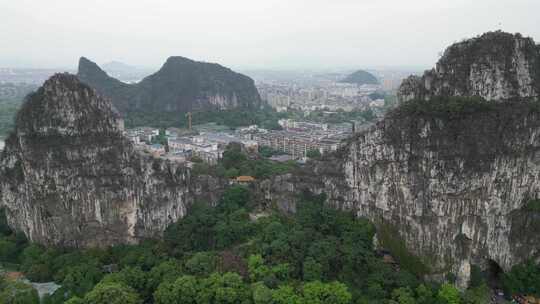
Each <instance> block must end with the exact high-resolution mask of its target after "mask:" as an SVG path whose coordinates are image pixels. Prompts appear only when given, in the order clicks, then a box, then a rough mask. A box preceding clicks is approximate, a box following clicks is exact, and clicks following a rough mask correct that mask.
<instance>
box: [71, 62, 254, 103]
mask: <svg viewBox="0 0 540 304" xmlns="http://www.w3.org/2000/svg"><path fill="white" fill-rule="evenodd" d="M77 75H78V76H79V77H80V79H81V80H82V81H83V82H86V83H87V84H89V85H90V86H92V87H93V88H95V89H96V90H97V91H98V92H100V93H101V94H103V95H105V96H107V97H108V98H110V99H111V100H112V102H113V104H114V105H115V106H116V108H117V109H118V110H119V111H120V112H121V113H127V112H129V111H144V112H184V113H185V112H188V111H209V110H220V109H225V110H231V109H253V110H254V109H259V108H260V107H261V106H262V101H261V98H260V96H259V93H258V91H257V88H256V87H255V84H254V81H253V80H252V79H251V78H249V77H247V76H245V75H242V74H239V73H236V72H234V71H232V70H230V69H228V68H226V67H223V66H221V65H218V64H214V63H206V62H198V61H193V60H190V59H187V58H184V57H178V56H176V57H170V58H169V59H167V61H166V62H165V64H164V65H163V66H162V67H161V69H160V70H159V71H157V72H156V73H154V74H152V75H150V76H148V77H146V78H144V79H143V80H141V81H140V82H138V83H135V84H126V83H123V82H121V81H119V80H117V79H115V78H112V77H110V76H108V75H107V73H105V72H104V71H103V70H102V69H101V68H100V67H99V66H98V65H97V64H95V63H94V62H92V61H90V60H88V59H86V58H84V57H83V58H81V59H80V61H79V72H78V74H77Z"/></svg>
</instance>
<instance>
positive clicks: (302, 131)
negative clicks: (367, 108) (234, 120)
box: [238, 119, 352, 159]
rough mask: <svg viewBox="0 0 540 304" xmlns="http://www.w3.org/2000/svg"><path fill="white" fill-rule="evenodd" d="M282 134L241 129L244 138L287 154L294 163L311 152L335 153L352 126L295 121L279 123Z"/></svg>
mask: <svg viewBox="0 0 540 304" xmlns="http://www.w3.org/2000/svg"><path fill="white" fill-rule="evenodd" d="M279 124H280V125H281V126H282V127H283V130H266V129H260V128H257V127H255V126H252V127H249V128H242V129H240V130H238V133H239V134H240V136H241V137H242V138H247V139H250V140H252V141H255V142H257V144H258V145H259V146H266V147H270V148H272V149H273V150H276V151H280V152H283V153H286V154H288V155H290V156H291V157H292V159H303V158H305V157H306V156H307V154H308V152H309V151H314V150H316V151H319V152H320V153H321V154H325V153H328V152H332V151H336V150H337V149H338V148H339V147H340V146H341V145H342V142H343V140H344V139H345V138H347V137H348V136H350V135H351V132H352V126H350V125H346V126H342V125H341V126H337V125H332V126H330V125H329V124H318V123H310V122H299V121H293V120H288V119H287V120H280V121H279Z"/></svg>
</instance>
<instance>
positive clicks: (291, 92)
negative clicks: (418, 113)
mask: <svg viewBox="0 0 540 304" xmlns="http://www.w3.org/2000/svg"><path fill="white" fill-rule="evenodd" d="M257 88H258V90H259V92H260V94H261V97H262V98H263V99H265V100H267V101H268V103H269V104H270V105H271V106H272V107H273V108H275V109H276V110H278V111H286V110H287V109H295V110H301V111H316V110H330V111H336V110H344V111H355V110H367V109H368V108H369V107H372V106H376V105H377V104H372V102H373V101H379V100H377V99H373V98H372V97H371V96H370V95H371V94H373V93H375V92H378V91H380V89H381V86H379V85H362V86H357V85H355V84H349V83H340V82H330V83H324V84H317V85H305V86H300V85H297V84H290V83H272V84H270V83H258V84H257ZM381 101H382V103H380V101H379V103H378V104H382V105H384V101H383V100H381Z"/></svg>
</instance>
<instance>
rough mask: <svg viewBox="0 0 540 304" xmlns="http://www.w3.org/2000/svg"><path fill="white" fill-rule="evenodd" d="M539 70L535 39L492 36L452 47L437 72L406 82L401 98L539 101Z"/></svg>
mask: <svg viewBox="0 0 540 304" xmlns="http://www.w3.org/2000/svg"><path fill="white" fill-rule="evenodd" d="M539 70H540V51H539V49H538V47H537V46H536V45H535V43H534V41H533V40H532V39H531V38H524V37H522V36H521V35H520V34H515V35H512V34H508V33H503V32H491V33H486V34H484V35H482V36H479V37H477V38H474V39H469V40H465V41H463V42H460V43H456V44H454V45H452V46H450V47H449V48H448V49H446V51H445V52H444V55H443V56H442V58H441V59H440V60H439V62H438V63H437V66H436V67H435V68H434V69H432V70H430V71H426V72H425V73H424V75H423V76H422V77H418V76H411V77H409V78H408V79H406V80H404V82H403V84H402V86H401V87H400V89H399V92H398V98H399V100H400V101H407V100H411V99H426V100H428V99H430V98H432V97H434V96H481V97H483V98H485V99H486V100H494V101H501V100H509V99H522V98H533V99H536V98H538V96H539V95H540V74H539V72H538V71H539Z"/></svg>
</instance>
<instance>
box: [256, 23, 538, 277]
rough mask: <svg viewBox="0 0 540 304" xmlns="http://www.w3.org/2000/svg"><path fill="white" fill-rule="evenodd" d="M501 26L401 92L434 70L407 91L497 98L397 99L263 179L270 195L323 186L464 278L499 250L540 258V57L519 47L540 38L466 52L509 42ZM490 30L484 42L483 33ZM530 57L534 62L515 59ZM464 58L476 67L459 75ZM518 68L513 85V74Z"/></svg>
mask: <svg viewBox="0 0 540 304" xmlns="http://www.w3.org/2000/svg"><path fill="white" fill-rule="evenodd" d="M493 35H495V36H496V37H499V36H503V37H507V34H501V33H493V34H487V35H484V36H482V38H477V39H473V40H471V41H465V42H462V43H460V44H458V45H457V46H453V47H450V48H449V50H448V51H447V53H446V55H445V57H444V58H443V59H442V60H441V62H439V65H438V67H437V69H436V70H434V71H433V72H428V73H427V74H426V75H425V76H424V77H422V78H417V77H412V78H409V79H408V80H407V81H406V82H404V84H403V85H402V87H401V90H400V92H401V93H402V94H403V92H404V91H409V88H410V85H411V83H420V82H421V83H424V82H427V83H430V84H431V86H430V89H429V90H427V89H426V88H425V87H422V90H421V91H420V93H421V94H417V93H414V94H412V95H410V96H412V97H420V98H426V99H428V101H426V102H427V103H429V102H435V101H434V100H430V98H431V96H432V95H436V94H442V95H443V96H444V95H450V96H453V95H458V96H461V95H474V94H475V93H481V95H483V96H484V97H486V98H491V99H492V100H493V101H495V99H497V101H498V102H484V103H482V106H481V107H473V105H472V104H471V107H470V108H467V107H465V108H463V109H462V110H461V112H460V110H459V108H458V110H456V108H454V107H452V109H451V110H449V111H454V112H445V111H443V110H440V108H437V109H438V111H439V112H436V113H429V111H427V112H426V111H424V112H423V111H416V110H414V108H413V107H406V106H401V107H399V108H398V109H396V110H394V111H392V112H390V113H388V114H387V115H386V117H385V118H384V119H383V120H382V121H380V122H378V123H377V124H376V125H374V126H373V127H371V128H370V129H369V130H367V131H364V132H361V133H360V134H357V135H355V136H354V137H353V138H352V139H350V142H349V143H348V144H347V145H346V146H345V148H344V149H342V150H341V151H339V152H338V153H337V154H336V155H334V156H333V157H332V158H330V159H327V160H325V161H321V162H317V163H315V164H313V166H312V167H311V168H305V169H303V170H301V171H300V172H298V173H297V174H296V175H290V176H283V177H280V178H277V179H275V180H274V181H273V182H272V183H267V184H265V185H263V186H264V187H263V188H264V189H266V191H265V193H266V196H267V198H268V199H271V200H273V201H275V202H276V203H277V205H278V206H281V207H282V208H284V209H286V210H294V202H295V193H298V192H299V191H302V190H303V189H308V190H310V191H313V192H316V193H321V192H324V193H326V194H327V195H328V197H329V201H330V202H331V203H332V204H334V205H336V206H338V207H340V208H345V209H350V210H353V211H355V212H356V214H358V216H364V217H367V218H369V219H371V220H372V221H374V222H375V223H376V224H377V225H378V227H379V228H382V229H383V230H385V229H390V230H391V231H393V232H395V233H396V235H394V237H395V238H396V239H397V240H399V239H401V240H403V241H405V244H406V246H407V248H408V249H409V250H410V251H411V252H412V253H414V254H416V255H418V256H419V257H420V258H421V259H422V261H423V262H424V264H425V265H426V266H427V267H428V268H429V270H430V274H431V275H433V276H435V277H439V278H444V275H445V274H447V273H449V272H451V273H454V274H456V275H457V277H458V285H459V286H461V287H465V286H466V284H467V282H468V280H469V277H470V271H471V265H478V266H480V267H482V268H486V267H488V265H489V264H490V263H491V262H495V263H496V264H498V265H499V266H500V267H501V268H502V269H504V270H509V269H510V268H511V267H512V266H513V265H516V264H518V263H521V262H524V261H525V260H527V259H536V260H540V234H538V231H539V229H540V213H539V212H535V211H531V210H529V209H528V208H527V207H526V205H527V203H528V202H529V201H530V200H531V199H535V198H538V197H540V104H539V102H538V101H531V100H530V99H529V98H518V97H520V96H521V97H532V96H533V95H534V90H535V89H536V87H534V86H533V85H532V84H531V82H530V81H532V80H531V79H533V78H534V77H533V76H532V75H537V73H538V72H539V71H540V69H532V68H531V65H532V61H523V60H522V59H523V56H525V53H524V52H521V51H519V50H521V49H523V48H528V47H529V46H530V47H535V45H534V43H533V42H532V41H530V40H528V39H521V38H519V36H517V35H516V36H510V37H513V38H511V40H510V41H511V42H512V45H513V47H512V50H513V51H512V52H511V53H510V54H507V55H504V56H502V57H492V56H491V55H490V54H492V53H491V52H490V53H488V54H485V55H482V56H486V57H485V60H484V59H482V60H480V59H478V60H477V63H471V59H474V58H477V56H478V58H480V53H479V54H477V55H475V56H473V57H469V56H466V55H465V54H469V51H467V52H465V51H464V49H466V48H469V47H471V46H474V48H475V49H479V50H484V49H490V50H491V49H493V50H498V51H501V50H504V49H506V48H505V47H506V43H507V42H508V41H507V40H506V39H502V40H496V41H499V42H500V43H503V44H504V45H503V46H501V45H498V44H497V43H495V44H493V41H492V38H493V37H492V36H493ZM487 37H491V38H490V39H487ZM482 41H484V42H485V43H487V44H488V45H478V44H479V43H481V42H482ZM460 52H463V53H460ZM456 53H457V54H460V55H459V56H455V55H456ZM453 56H455V57H453ZM506 56H511V57H509V58H507V57H506ZM527 56H529V55H527ZM497 58H498V59H497ZM499 59H500V60H502V59H504V60H505V61H503V62H499V61H497V60H499ZM475 60H476V59H475ZM505 62H507V63H505ZM527 62H528V63H527ZM510 63H512V64H510ZM523 65H524V66H526V67H527V69H526V70H527V71H528V72H527V73H525V72H524V71H525V70H523V69H519V68H517V67H519V66H523ZM457 67H461V68H463V67H467V69H468V68H471V69H472V70H468V71H467V72H466V73H465V74H466V75H463V74H460V73H461V72H459V69H458V68H457ZM512 67H516V68H515V69H514V68H512ZM529 68H531V70H530V71H529ZM508 69H509V70H508ZM468 75H473V76H471V77H469V76H468ZM474 75H484V76H479V77H478V78H475V77H476V76H474ZM428 79H429V80H428ZM512 79H514V80H516V79H517V87H512V86H510V83H511V81H510V80H512ZM525 80H526V81H525ZM473 84H474V85H473ZM493 84H497V85H496V86H493ZM403 96H404V95H402V97H403ZM406 96H409V95H406ZM498 98H502V99H508V100H499V99H498ZM405 99H407V98H405ZM437 102H439V103H440V102H441V101H440V100H439V101H437ZM464 102H466V101H464ZM471 102H472V103H473V102H477V101H471ZM410 103H411V102H409V103H408V105H410ZM423 105H425V102H424V104H423ZM420 106H422V103H420ZM440 106H442V107H444V105H442V104H441V105H440ZM411 109H413V110H411Z"/></svg>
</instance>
